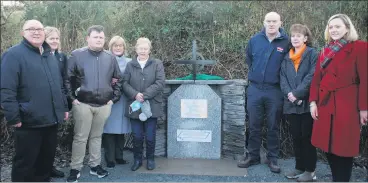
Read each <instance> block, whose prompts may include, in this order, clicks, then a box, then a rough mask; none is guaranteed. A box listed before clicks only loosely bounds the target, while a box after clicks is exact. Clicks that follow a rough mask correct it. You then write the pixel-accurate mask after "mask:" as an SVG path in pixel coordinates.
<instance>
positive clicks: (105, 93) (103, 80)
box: [64, 25, 122, 182]
mask: <svg viewBox="0 0 368 183" xmlns="http://www.w3.org/2000/svg"><path fill="white" fill-rule="evenodd" d="M103 29H104V28H103V27H102V26H99V25H95V26H91V27H90V28H88V36H87V43H88V47H85V48H80V49H77V50H74V51H73V52H72V54H71V57H70V58H69V59H68V63H67V65H68V69H67V73H66V79H65V82H64V84H65V87H66V89H67V92H68V97H69V99H70V100H71V101H73V107H72V113H73V118H74V121H75V124H74V125H75V126H74V140H73V145H72V160H71V163H70V166H71V170H70V175H69V177H68V179H67V181H68V182H76V181H77V180H78V178H79V176H80V170H81V169H82V167H83V159H84V156H85V151H86V145H87V141H88V139H89V144H88V145H89V146H88V147H89V154H90V160H89V166H90V167H91V170H90V174H92V175H96V176H98V178H103V177H106V176H107V175H108V172H107V171H106V170H104V169H103V168H102V167H101V165H100V163H101V136H102V133H103V128H104V125H105V122H106V120H107V118H108V117H109V115H110V113H111V106H112V104H113V103H115V102H117V101H118V100H119V99H120V95H121V85H122V78H121V73H120V69H119V66H118V63H117V61H116V58H115V56H113V55H112V54H110V53H109V52H107V51H105V50H104V49H103V46H104V43H105V34H104V32H103ZM72 77H75V78H76V80H77V83H80V86H79V88H78V89H77V90H76V91H73V90H72V88H71V86H70V78H72ZM113 78H116V79H117V82H116V84H114V85H112V84H111V81H112V79H113Z"/></svg>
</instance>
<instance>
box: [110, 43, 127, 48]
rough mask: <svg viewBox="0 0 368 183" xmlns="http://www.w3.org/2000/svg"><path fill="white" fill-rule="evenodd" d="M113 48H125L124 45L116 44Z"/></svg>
mask: <svg viewBox="0 0 368 183" xmlns="http://www.w3.org/2000/svg"><path fill="white" fill-rule="evenodd" d="M113 47H114V48H124V45H122V44H114V45H113Z"/></svg>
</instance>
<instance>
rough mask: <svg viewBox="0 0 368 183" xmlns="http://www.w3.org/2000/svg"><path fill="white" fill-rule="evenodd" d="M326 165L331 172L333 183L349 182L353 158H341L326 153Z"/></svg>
mask: <svg viewBox="0 0 368 183" xmlns="http://www.w3.org/2000/svg"><path fill="white" fill-rule="evenodd" d="M326 157H327V160H328V164H329V165H330V168H331V172H332V181H333V182H349V181H350V177H351V171H352V169H353V157H341V156H337V155H335V154H331V153H326Z"/></svg>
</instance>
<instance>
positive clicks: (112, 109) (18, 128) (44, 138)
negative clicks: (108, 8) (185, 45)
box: [1, 20, 165, 182]
mask: <svg viewBox="0 0 368 183" xmlns="http://www.w3.org/2000/svg"><path fill="white" fill-rule="evenodd" d="M22 36H23V40H22V41H21V43H19V44H17V45H15V46H13V47H11V48H9V49H8V50H7V51H6V52H5V53H4V54H3V55H2V65H1V106H2V108H3V110H4V114H5V117H6V120H7V123H8V124H9V125H12V126H13V127H15V132H14V138H15V155H14V159H13V166H12V173H11V177H12V181H14V182H28V181H32V182H43V181H49V180H50V177H51V176H53V177H63V176H64V174H63V172H61V171H58V170H57V169H56V168H55V167H54V166H53V163H54V158H55V152H56V146H57V130H58V126H59V125H60V124H61V123H63V122H64V121H65V120H67V119H68V118H69V111H71V112H72V114H73V123H74V137H73V144H72V157H71V163H70V166H71V170H70V174H69V176H68V178H67V181H68V182H77V181H78V178H79V177H80V170H81V169H82V167H83V160H84V157H85V153H86V147H87V142H88V149H89V156H90V157H89V163H88V164H89V166H90V174H92V175H96V176H98V177H99V178H103V177H106V176H107V175H108V174H109V173H108V171H106V170H105V169H104V168H102V166H101V147H103V148H104V151H105V160H106V166H107V167H108V168H114V167H115V164H127V163H128V161H127V160H125V159H124V158H123V151H124V142H125V141H124V134H127V133H132V134H133V153H134V163H133V165H132V167H131V170H132V171H136V170H137V169H139V168H140V167H141V166H142V161H143V158H144V157H143V142H144V139H145V140H146V159H147V169H148V170H153V169H154V168H155V161H154V153H155V142H156V140H155V137H156V123H157V118H158V117H160V116H161V115H162V112H161V103H162V90H163V87H164V81H165V71H164V67H163V63H162V62H161V61H160V60H158V59H155V58H153V57H151V56H150V51H151V48H152V45H151V41H150V40H149V39H148V38H145V37H142V38H139V39H138V40H137V42H136V45H135V50H136V53H137V56H136V57H135V58H133V59H130V58H127V57H126V56H125V49H126V43H125V40H124V39H123V38H122V37H120V36H114V37H113V38H112V39H111V40H110V42H109V50H108V51H107V50H104V45H105V33H104V27H103V26H100V25H94V26H91V27H89V28H88V30H87V36H86V41H87V47H83V48H79V49H76V50H74V51H73V52H72V53H71V56H70V57H67V56H66V55H65V54H64V53H62V52H61V49H60V31H59V30H58V29H57V28H55V27H49V26H47V27H44V26H43V25H42V23H41V22H40V21H38V20H28V21H26V22H25V23H24V26H23V30H22ZM142 114H144V115H142ZM143 116H144V117H143ZM144 137H145V138H144Z"/></svg>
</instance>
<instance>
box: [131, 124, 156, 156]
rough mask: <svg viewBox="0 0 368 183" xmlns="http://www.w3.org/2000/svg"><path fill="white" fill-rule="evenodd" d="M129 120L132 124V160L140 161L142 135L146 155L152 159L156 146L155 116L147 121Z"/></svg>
mask: <svg viewBox="0 0 368 183" xmlns="http://www.w3.org/2000/svg"><path fill="white" fill-rule="evenodd" d="M130 122H131V124H132V134H133V153H134V160H139V161H142V158H143V136H145V137H146V157H147V159H150V160H153V159H154V155H155V146H156V124H157V118H148V119H147V121H140V120H139V119H131V120H130Z"/></svg>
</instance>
